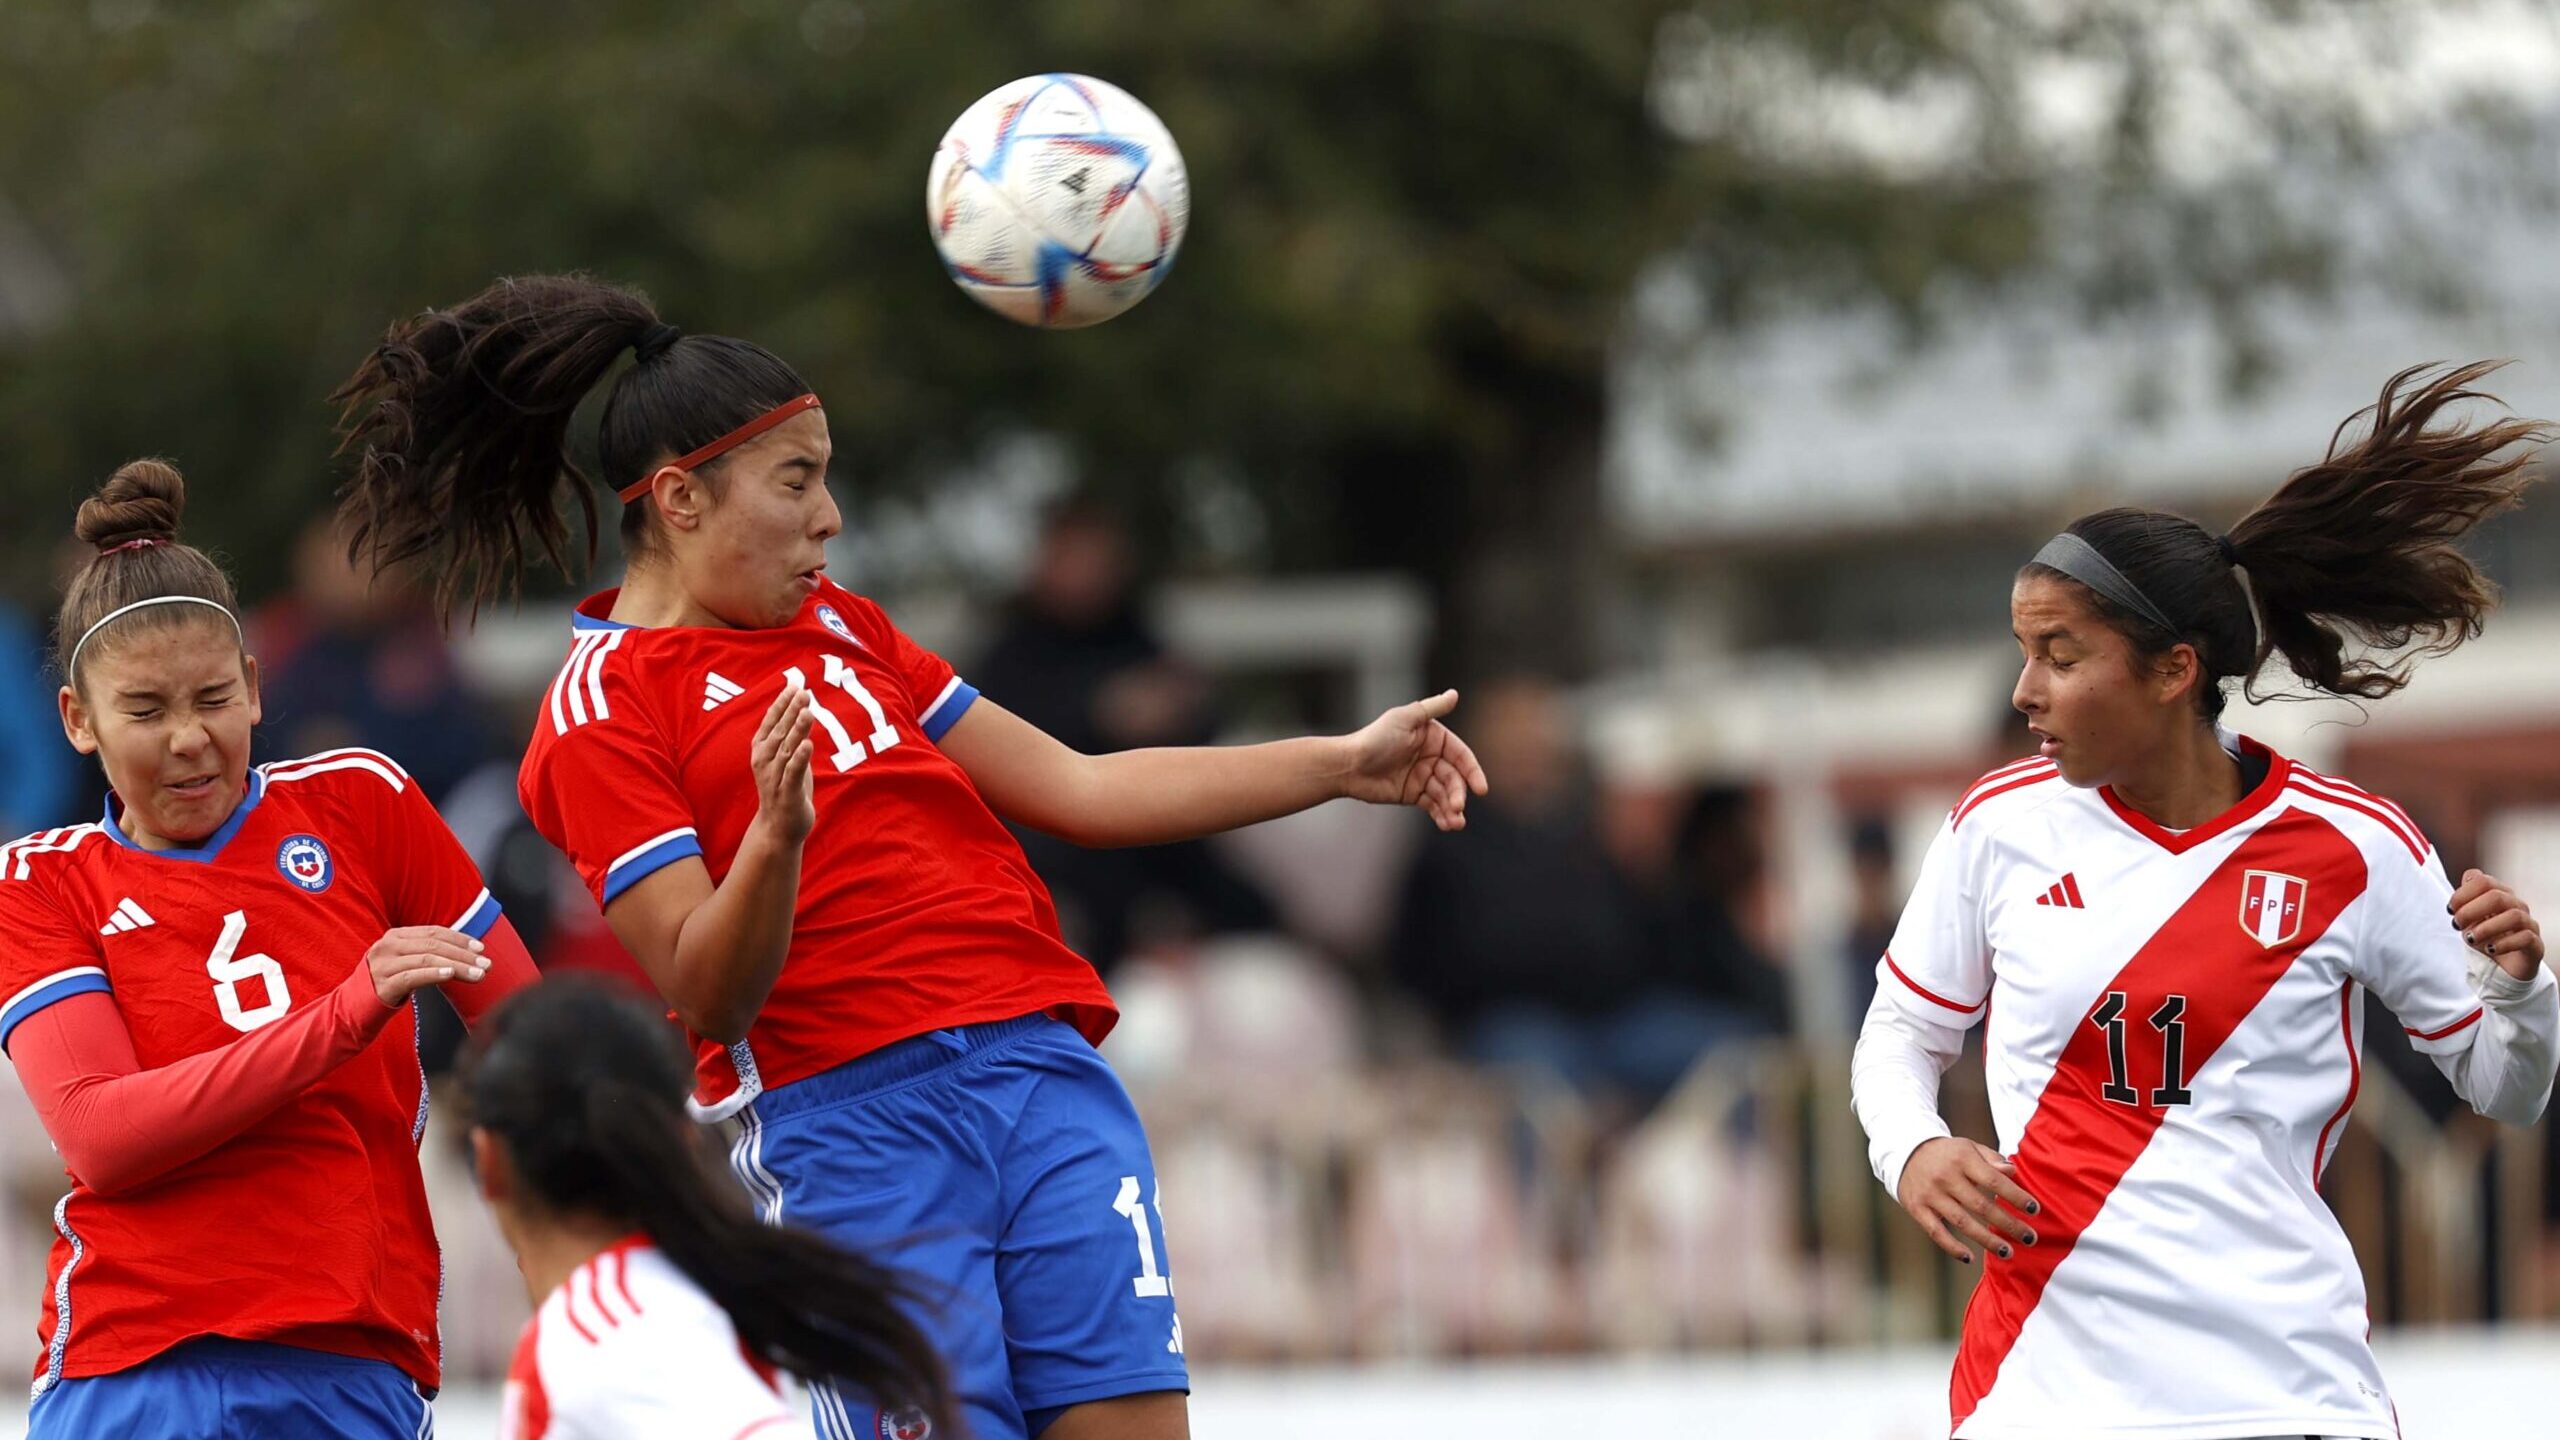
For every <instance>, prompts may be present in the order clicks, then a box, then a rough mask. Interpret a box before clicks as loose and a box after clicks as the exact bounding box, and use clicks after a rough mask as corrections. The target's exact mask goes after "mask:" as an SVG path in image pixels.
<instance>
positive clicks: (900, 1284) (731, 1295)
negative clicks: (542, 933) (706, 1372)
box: [461, 979, 952, 1430]
mask: <svg viewBox="0 0 2560 1440" xmlns="http://www.w3.org/2000/svg"><path fill="white" fill-rule="evenodd" d="M461 1079H462V1092H463V1104H464V1107H465V1109H466V1111H467V1113H468V1114H469V1115H470V1117H471V1123H472V1124H473V1125H475V1126H477V1127H479V1128H481V1129H484V1130H487V1131H488V1132H489V1133H490V1134H491V1135H493V1136H495V1137H496V1139H497V1141H498V1143H499V1144H500V1145H501V1146H502V1147H503V1148H504V1149H505V1151H506V1155H507V1158H508V1160H509V1162H510V1163H511V1165H512V1167H513V1170H514V1175H515V1178H516V1181H517V1183H518V1184H519V1185H521V1186H522V1187H523V1191H524V1200H525V1202H526V1203H527V1204H528V1205H529V1207H531V1208H533V1209H535V1210H537V1211H543V1212H549V1213H551V1214H555V1215H561V1216H578V1217H584V1218H588V1219H593V1220H601V1221H604V1222H606V1223H609V1224H613V1225H627V1226H629V1227H630V1228H632V1229H634V1230H637V1231H639V1232H641V1233H642V1234H645V1235H647V1236H648V1237H649V1240H650V1243H652V1244H654V1245H655V1246H657V1247H658V1250H659V1252H660V1253H661V1254H663V1255H665V1256H666V1257H667V1259H668V1261H669V1262H671V1263H672V1264H674V1265H675V1267H676V1268H677V1269H678V1270H681V1271H683V1272H684V1274H685V1275H686V1276H687V1277H689V1278H690V1279H691V1280H692V1281H693V1283H694V1284H696V1285H699V1286H701V1287H702V1289H703V1291H704V1292H705V1293H707V1294H709V1295H710V1297H711V1298H712V1300H713V1301H714V1302H716V1303H717V1304H718V1305H719V1306H720V1308H721V1309H722V1310H725V1311H727V1312H728V1315H729V1318H730V1321H731V1322H732V1323H733V1324H735V1325H736V1326H737V1328H738V1337H739V1339H740V1340H742V1341H744V1342H745V1344H746V1346H747V1348H748V1349H749V1350H751V1351H753V1352H754V1353H755V1354H756V1355H757V1356H759V1357H761V1358H762V1359H764V1360H765V1361H767V1362H769V1363H771V1364H773V1365H775V1366H778V1367H780V1368H781V1369H784V1370H788V1371H790V1372H792V1373H793V1374H795V1375H798V1376H800V1377H802V1378H803V1379H808V1380H818V1381H829V1382H837V1383H841V1384H843V1385H846V1386H849V1387H856V1388H858V1389H860V1390H861V1391H862V1392H863V1393H865V1394H867V1395H869V1396H870V1397H872V1399H873V1400H874V1401H876V1402H877V1403H878V1404H879V1405H880V1407H881V1408H882V1409H884V1410H897V1409H902V1408H908V1407H913V1408H915V1409H920V1410H922V1411H924V1412H925V1413H926V1414H927V1415H928V1416H930V1417H932V1418H933V1420H934V1421H935V1422H936V1428H937V1430H948V1429H950V1428H951V1425H952V1422H951V1415H952V1404H951V1395H950V1388H949V1382H948V1381H947V1380H946V1379H945V1377H944V1372H943V1368H942V1363H941V1361H940V1360H939V1359H938V1358H937V1357H936V1356H935V1354H934V1352H933V1347H932V1346H931V1344H930V1343H929V1342H928V1341H927V1340H926V1339H925V1337H924V1334H923V1332H922V1331H920V1330H919V1329H918V1328H917V1327H916V1325H915V1323H914V1322H913V1321H912V1320H910V1319H909V1318H908V1317H907V1315H906V1313H905V1312H904V1311H902V1310H901V1309H900V1308H899V1306H900V1304H901V1303H912V1302H913V1301H914V1300H915V1296H914V1294H913V1292H912V1291H911V1290H910V1289H909V1288H908V1287H907V1285H906V1283H905V1282H904V1281H903V1280H902V1279H901V1278H900V1277H899V1276H898V1275H897V1274H896V1273H895V1272H893V1271H891V1270H889V1269H887V1268H886V1267H884V1266H881V1265H878V1264H875V1263H873V1262H871V1261H869V1260H866V1259H864V1258H862V1257H860V1256H858V1255H855V1254H852V1253H850V1252H848V1251H845V1250H840V1249H838V1248H836V1247H835V1246H833V1245H831V1244H829V1243H827V1242H826V1241H824V1240H821V1239H819V1238H818V1237H816V1236H814V1235H810V1234H807V1233H804V1232H802V1231H798V1230H792V1229H785V1228H778V1227H774V1226H768V1225H761V1224H758V1223H757V1222H756V1220H755V1218H754V1216H753V1215H752V1214H751V1213H750V1212H749V1210H748V1207H747V1201H746V1196H745V1193H744V1192H743V1191H742V1190H741V1189H739V1187H738V1186H736V1185H735V1184H733V1183H731V1182H730V1181H729V1180H728V1179H727V1178H726V1177H725V1176H722V1175H721V1174H719V1173H718V1172H717V1171H715V1170H714V1169H713V1164H714V1162H713V1161H712V1159H711V1158H710V1156H709V1154H708V1153H707V1151H706V1149H705V1147H704V1144H703V1140H702V1134H703V1132H702V1130H701V1128H700V1127H698V1126H696V1125H695V1124H694V1123H693V1122H692V1121H691V1120H689V1119H688V1118H687V1117H686V1115H685V1113H684V1106H683V1097H684V1095H685V1094H686V1092H687V1090H688V1089H689V1088H690V1086H691V1083H692V1075H691V1067H690V1066H689V1065H687V1063H686V1061H685V1057H684V1055H683V1053H682V1052H681V1050H680V1049H679V1048H678V1047H677V1045H676V1043H675V1040H674V1037H673V1036H672V1034H671V1033H670V1032H669V1031H668V1029H667V1027H666V1025H665V1023H664V1022H663V1021H662V1020H661V1019H660V1018H659V1016H658V1014H657V1013H656V1012H655V1011H654V1010H653V1009H651V1008H650V1007H649V1006H647V1005H645V1004H643V1003H641V1002H640V1001H639V1000H638V999H637V998H635V997H632V996H629V995H625V994H620V993H617V992H615V991H612V990H610V989H608V988H606V987H605V986H603V985H601V984H597V983H594V982H591V981H582V980H576V979H554V980H545V981H543V982H541V983H540V984H538V985H536V986H534V987H533V988H532V989H530V990H528V991H526V992H524V993H523V994H521V995H517V996H515V997H513V998H511V999H509V1000H508V1001H507V1002H506V1003H505V1004H504V1005H502V1006H500V1007H499V1008H498V1010H497V1012H496V1013H495V1014H494V1015H492V1016H491V1017H490V1018H489V1019H488V1021H487V1022H486V1023H484V1024H483V1025H482V1026H481V1027H480V1029H479V1031H478V1032H477V1033H475V1034H474V1035H473V1036H472V1043H471V1047H470V1049H469V1051H468V1052H467V1053H466V1056H465V1059H464V1062H463V1068H462V1076H461Z"/></svg>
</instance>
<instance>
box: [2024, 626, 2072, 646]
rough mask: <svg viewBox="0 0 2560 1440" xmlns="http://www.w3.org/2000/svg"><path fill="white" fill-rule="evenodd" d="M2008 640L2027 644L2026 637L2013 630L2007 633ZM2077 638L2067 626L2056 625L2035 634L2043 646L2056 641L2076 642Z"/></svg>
mask: <svg viewBox="0 0 2560 1440" xmlns="http://www.w3.org/2000/svg"><path fill="white" fill-rule="evenodd" d="M2009 638H2010V639H2012V640H2015V641H2017V642H2018V643H2019V644H2021V645H2024V644H2026V643H2027V637H2026V636H2024V635H2021V634H2019V633H2018V632H2017V631H2015V630H2012V631H2010V632H2009ZM2079 638H2080V637H2079V635H2078V634H2077V633H2075V632H2074V631H2073V630H2072V629H2071V627H2070V626H2068V625H2056V626H2054V627H2052V628H2051V629H2048V630H2039V631H2037V632H2036V639H2037V640H2038V641H2039V642H2042V643H2045V644H2051V643H2052V642H2054V641H2056V640H2078V639H2079Z"/></svg>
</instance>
